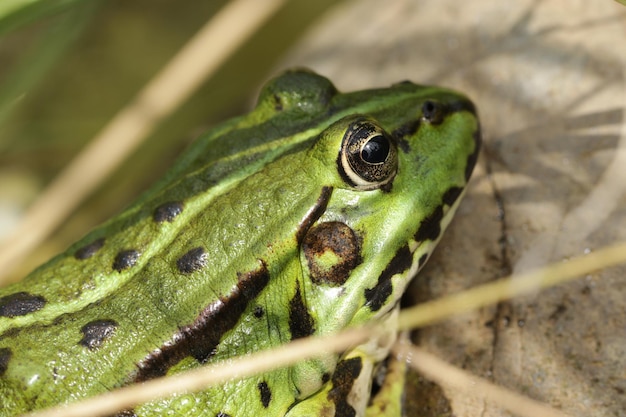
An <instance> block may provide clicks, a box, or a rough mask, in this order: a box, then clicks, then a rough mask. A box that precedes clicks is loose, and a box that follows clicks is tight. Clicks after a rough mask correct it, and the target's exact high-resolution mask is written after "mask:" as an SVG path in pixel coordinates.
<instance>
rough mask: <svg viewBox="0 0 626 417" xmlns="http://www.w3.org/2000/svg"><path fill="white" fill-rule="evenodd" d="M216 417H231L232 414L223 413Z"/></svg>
mask: <svg viewBox="0 0 626 417" xmlns="http://www.w3.org/2000/svg"><path fill="white" fill-rule="evenodd" d="M215 417H230V414H226V413H222V412H221V411H220V412H219V413H217V414H216V415H215Z"/></svg>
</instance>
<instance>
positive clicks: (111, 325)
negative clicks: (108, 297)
mask: <svg viewBox="0 0 626 417" xmlns="http://www.w3.org/2000/svg"><path fill="white" fill-rule="evenodd" d="M117 326H118V325H117V322H116V321H115V320H94V321H92V322H89V323H87V324H85V325H84V326H83V327H82V328H81V329H80V331H81V333H82V334H83V338H82V339H80V342H78V343H80V344H81V345H83V346H85V347H86V348H87V349H89V350H96V349H98V348H99V347H100V346H101V345H102V343H103V342H104V341H105V340H107V339H108V338H110V337H111V336H113V333H114V332H115V329H116V328H117Z"/></svg>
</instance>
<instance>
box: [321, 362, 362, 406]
mask: <svg viewBox="0 0 626 417" xmlns="http://www.w3.org/2000/svg"><path fill="white" fill-rule="evenodd" d="M362 369H363V363H362V361H361V358H359V357H356V358H350V359H345V360H342V361H341V362H339V363H338V364H337V368H336V369H335V373H333V376H332V379H331V381H332V384H333V387H332V388H331V389H330V391H328V394H327V398H328V400H329V401H332V402H333V403H335V416H341V417H354V416H356V410H355V409H354V408H353V407H352V406H351V405H350V404H349V403H348V395H350V391H351V390H352V386H353V385H354V381H356V379H357V378H358V377H359V375H360V374H361V370H362Z"/></svg>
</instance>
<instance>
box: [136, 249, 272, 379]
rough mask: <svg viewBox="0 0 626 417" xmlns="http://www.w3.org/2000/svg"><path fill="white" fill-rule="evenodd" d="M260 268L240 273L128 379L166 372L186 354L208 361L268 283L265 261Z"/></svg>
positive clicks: (203, 361)
mask: <svg viewBox="0 0 626 417" xmlns="http://www.w3.org/2000/svg"><path fill="white" fill-rule="evenodd" d="M260 263H261V265H260V267H259V268H258V269H255V270H253V271H249V272H246V273H238V274H237V284H236V285H235V286H234V288H233V289H232V291H231V292H230V294H228V295H227V296H223V297H220V298H219V300H216V301H214V302H212V303H210V304H209V305H207V306H206V307H205V308H204V309H203V310H202V311H201V312H200V314H199V315H198V317H197V318H196V319H195V321H194V322H193V323H192V324H190V325H188V326H183V327H181V328H180V329H179V330H178V332H176V333H175V334H174V335H173V336H172V338H171V339H170V340H169V341H167V342H165V343H164V344H163V345H162V346H161V347H160V348H158V349H156V350H154V351H153V352H152V353H150V354H149V355H148V356H146V357H145V358H144V359H143V360H142V361H141V362H139V363H138V364H137V371H136V372H135V373H134V375H132V376H131V381H129V382H140V381H146V380H149V379H152V378H156V377H159V376H163V375H165V374H166V373H167V371H168V370H169V368H171V367H172V366H174V365H176V364H177V363H178V362H180V361H181V360H183V359H184V358H186V357H189V356H191V357H193V358H195V359H196V360H197V361H198V362H200V363H205V362H206V361H207V360H209V359H210V358H211V356H212V355H214V354H215V350H216V348H217V346H218V345H219V343H220V340H221V338H222V336H223V335H224V334H225V333H226V332H228V331H229V330H231V329H232V328H234V327H235V326H236V325H237V323H238V322H239V320H240V318H241V316H242V315H243V313H244V312H245V311H246V309H247V307H248V305H249V303H250V302H252V301H254V300H256V298H257V297H258V295H259V294H260V293H261V291H262V290H263V289H264V288H265V287H266V286H267V284H268V283H269V280H270V274H269V271H268V269H267V265H266V263H265V262H264V261H262V260H261V261H260Z"/></svg>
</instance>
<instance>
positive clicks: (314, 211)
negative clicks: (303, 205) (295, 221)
mask: <svg viewBox="0 0 626 417" xmlns="http://www.w3.org/2000/svg"><path fill="white" fill-rule="evenodd" d="M332 193H333V187H322V192H321V193H320V196H319V197H318V198H317V201H316V202H315V205H314V206H313V207H311V209H310V210H309V211H308V212H307V214H306V215H305V216H304V218H303V219H302V220H301V221H300V225H299V226H298V231H297V232H296V240H297V242H298V244H300V243H301V242H302V239H303V238H304V235H306V232H307V231H308V230H309V228H310V227H311V226H312V225H313V223H315V222H316V221H317V219H319V218H320V216H321V215H322V214H324V211H326V206H327V205H328V200H330V195H331V194H332Z"/></svg>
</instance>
